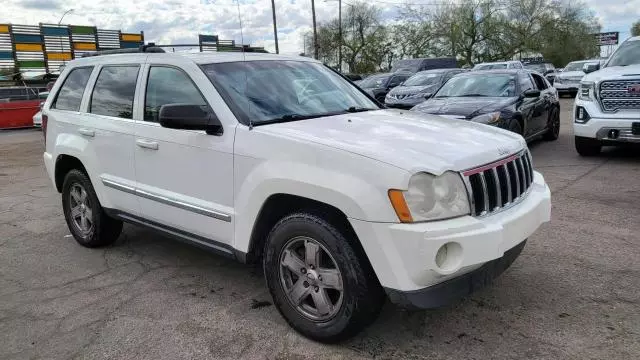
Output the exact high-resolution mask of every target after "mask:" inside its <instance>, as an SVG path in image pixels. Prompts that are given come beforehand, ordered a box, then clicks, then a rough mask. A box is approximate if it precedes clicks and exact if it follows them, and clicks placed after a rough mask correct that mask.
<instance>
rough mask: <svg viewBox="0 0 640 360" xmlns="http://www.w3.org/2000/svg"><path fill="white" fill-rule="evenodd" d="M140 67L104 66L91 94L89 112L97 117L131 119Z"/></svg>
mask: <svg viewBox="0 0 640 360" xmlns="http://www.w3.org/2000/svg"><path fill="white" fill-rule="evenodd" d="M139 70H140V66H138V65H127V66H120V65H118V66H104V67H103V68H102V69H101V70H100V75H98V79H97V80H96V85H95V86H94V88H93V93H92V94H91V105H90V106H89V112H90V113H92V114H97V115H105V116H112V117H119V118H123V119H132V118H133V97H134V95H135V92H136V80H137V78H138V71H139Z"/></svg>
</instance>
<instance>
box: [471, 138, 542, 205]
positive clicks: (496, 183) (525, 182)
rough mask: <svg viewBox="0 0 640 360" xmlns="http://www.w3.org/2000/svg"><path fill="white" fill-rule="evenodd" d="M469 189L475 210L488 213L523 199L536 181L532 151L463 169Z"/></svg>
mask: <svg viewBox="0 0 640 360" xmlns="http://www.w3.org/2000/svg"><path fill="white" fill-rule="evenodd" d="M462 175H463V179H464V183H465V186H466V187H467V191H468V193H469V201H470V207H471V214H472V215H474V216H485V215H489V214H492V213H495V212H497V211H501V210H503V209H506V208H508V207H511V206H512V205H513V204H515V203H517V202H519V201H521V200H522V199H523V198H524V197H525V195H526V194H527V193H528V191H529V189H530V188H531V186H532V184H533V177H534V173H533V166H532V162H531V155H530V154H529V152H528V151H526V150H525V151H522V152H520V153H519V154H516V155H512V156H510V157H508V158H505V159H503V160H499V161H496V162H495V163H493V164H488V165H484V166H481V167H477V168H473V169H469V170H466V171H463V172H462Z"/></svg>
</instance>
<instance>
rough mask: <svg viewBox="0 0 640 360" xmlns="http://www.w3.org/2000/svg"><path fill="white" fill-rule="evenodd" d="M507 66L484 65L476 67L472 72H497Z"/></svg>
mask: <svg viewBox="0 0 640 360" xmlns="http://www.w3.org/2000/svg"><path fill="white" fill-rule="evenodd" d="M506 68H507V64H484V65H476V67H474V68H473V70H496V69H497V70H499V69H506Z"/></svg>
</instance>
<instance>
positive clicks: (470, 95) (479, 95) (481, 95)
mask: <svg viewBox="0 0 640 360" xmlns="http://www.w3.org/2000/svg"><path fill="white" fill-rule="evenodd" d="M457 97H491V96H489V95H484V94H463V95H458V96H457Z"/></svg>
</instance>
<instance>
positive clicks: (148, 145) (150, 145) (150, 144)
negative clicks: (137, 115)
mask: <svg viewBox="0 0 640 360" xmlns="http://www.w3.org/2000/svg"><path fill="white" fill-rule="evenodd" d="M136 145H138V146H139V147H141V148H145V149H151V150H158V143H157V142H155V141H150V140H145V139H138V140H136Z"/></svg>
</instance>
